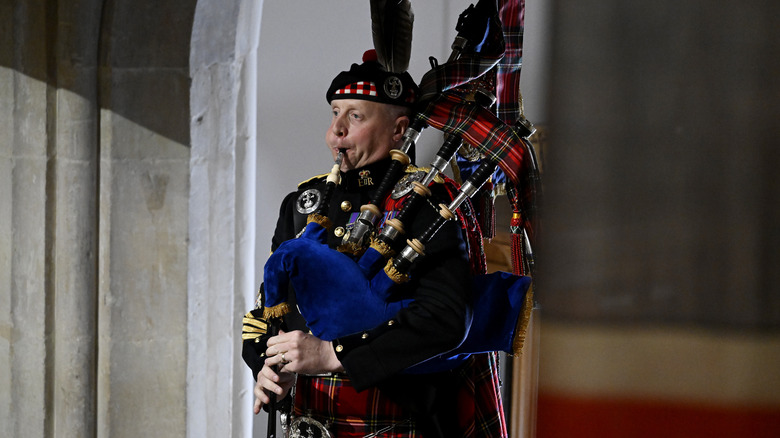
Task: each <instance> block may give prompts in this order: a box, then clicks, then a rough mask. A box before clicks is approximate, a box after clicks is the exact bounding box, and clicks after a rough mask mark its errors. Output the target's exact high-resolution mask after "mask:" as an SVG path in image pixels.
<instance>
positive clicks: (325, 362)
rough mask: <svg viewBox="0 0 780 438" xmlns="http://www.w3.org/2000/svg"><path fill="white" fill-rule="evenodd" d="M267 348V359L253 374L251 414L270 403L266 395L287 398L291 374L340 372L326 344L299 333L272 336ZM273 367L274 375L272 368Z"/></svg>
mask: <svg viewBox="0 0 780 438" xmlns="http://www.w3.org/2000/svg"><path fill="white" fill-rule="evenodd" d="M267 345H268V349H267V350H266V353H265V354H266V357H267V359H266V360H265V364H264V365H263V369H262V370H260V372H259V373H258V374H257V384H256V385H255V397H256V398H255V414H258V413H259V412H260V408H261V407H262V406H263V404H267V403H270V401H271V399H270V397H269V396H268V394H269V393H270V392H274V393H275V394H277V396H280V397H284V396H286V395H287V393H288V392H289V391H290V388H291V387H292V384H293V382H294V381H295V374H294V373H306V374H319V373H327V372H339V371H344V368H343V367H342V366H341V362H339V360H338V358H337V357H336V352H335V351H333V346H332V345H331V343H330V342H328V341H323V340H322V339H319V338H317V337H315V336H313V335H310V334H308V333H304V332H302V331H300V330H296V331H293V332H290V333H285V332H281V333H279V334H278V335H277V336H272V337H271V338H269V339H268V344H267ZM275 366H276V367H277V368H276V369H277V371H274V369H273V368H272V367H275Z"/></svg>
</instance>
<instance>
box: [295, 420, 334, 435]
mask: <svg viewBox="0 0 780 438" xmlns="http://www.w3.org/2000/svg"><path fill="white" fill-rule="evenodd" d="M289 437H290V438H331V435H330V432H328V429H326V428H325V426H323V425H322V423H320V422H319V421H317V420H315V419H314V418H311V417H297V418H295V419H294V420H293V421H292V424H290V434H289Z"/></svg>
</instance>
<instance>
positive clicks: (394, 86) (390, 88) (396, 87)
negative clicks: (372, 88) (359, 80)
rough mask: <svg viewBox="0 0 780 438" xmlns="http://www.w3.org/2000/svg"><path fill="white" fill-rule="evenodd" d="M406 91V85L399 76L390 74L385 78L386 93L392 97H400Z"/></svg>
mask: <svg viewBox="0 0 780 438" xmlns="http://www.w3.org/2000/svg"><path fill="white" fill-rule="evenodd" d="M403 92H404V85H403V83H401V79H399V78H398V76H390V77H388V78H387V79H385V94H387V95H388V97H390V98H391V99H398V98H399V97H400V96H401V93H403Z"/></svg>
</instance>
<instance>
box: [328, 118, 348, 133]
mask: <svg viewBox="0 0 780 438" xmlns="http://www.w3.org/2000/svg"><path fill="white" fill-rule="evenodd" d="M331 130H332V131H333V135H335V136H337V137H343V136H345V135H347V127H346V125H345V123H344V119H343V118H342V117H341V116H338V117H336V118H335V119H333V124H332V125H331Z"/></svg>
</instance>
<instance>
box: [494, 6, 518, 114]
mask: <svg viewBox="0 0 780 438" xmlns="http://www.w3.org/2000/svg"><path fill="white" fill-rule="evenodd" d="M498 15H499V18H500V19H501V28H502V30H503V32H504V44H505V47H504V57H503V58H502V59H501V62H500V63H499V64H498V73H497V74H496V112H497V114H498V118H499V119H501V120H503V121H504V122H506V123H510V124H511V123H514V122H516V121H517V120H518V117H519V116H520V115H521V114H522V103H521V97H520V70H521V67H522V65H523V26H524V24H525V23H524V21H525V0H501V1H499V10H498Z"/></svg>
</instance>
